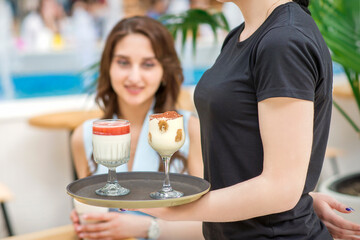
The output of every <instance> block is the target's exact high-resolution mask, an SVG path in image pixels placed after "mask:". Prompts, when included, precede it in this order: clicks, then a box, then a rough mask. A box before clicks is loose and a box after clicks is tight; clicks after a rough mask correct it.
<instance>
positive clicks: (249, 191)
mask: <svg viewBox="0 0 360 240" xmlns="http://www.w3.org/2000/svg"><path fill="white" fill-rule="evenodd" d="M258 108H259V124H260V132H261V138H262V142H263V148H264V166H263V172H262V173H261V174H260V175H259V176H257V177H255V178H252V179H250V180H248V181H244V182H241V183H238V184H236V185H233V186H230V187H227V188H223V189H219V190H215V191H211V192H209V193H208V194H206V195H205V196H203V197H202V198H201V199H200V200H198V201H196V202H193V203H190V204H187V205H183V206H178V207H173V208H162V209H145V210H144V212H147V213H149V214H152V215H155V216H159V217H161V218H163V219H168V220H200V221H210V222H229V221H239V220H245V219H249V218H254V217H258V216H264V215H268V214H273V213H279V212H283V211H287V210H290V209H292V208H293V207H294V206H295V205H296V204H297V202H298V201H299V199H300V196H301V194H302V190H303V187H304V183H305V179H306V174H307V168H308V164H309V160H310V152H311V146H312V133H313V111H314V109H313V102H311V101H305V100H299V99H293V98H284V97H281V98H270V99H266V100H264V101H262V102H260V103H259V104H258ZM284 179H285V180H284ZM224 196H226V197H224ZM273 196H277V197H276V198H274V197H273ZM234 199H237V200H236V201H234ZM219 212H221V214H219Z"/></svg>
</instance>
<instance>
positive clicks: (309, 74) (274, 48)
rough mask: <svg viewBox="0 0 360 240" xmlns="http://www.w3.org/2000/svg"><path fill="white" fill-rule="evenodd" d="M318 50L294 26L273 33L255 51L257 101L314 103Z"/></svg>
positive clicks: (267, 35) (264, 38)
mask: <svg viewBox="0 0 360 240" xmlns="http://www.w3.org/2000/svg"><path fill="white" fill-rule="evenodd" d="M316 51H317V50H316V47H315V45H314V43H313V42H312V41H311V39H309V38H307V37H306V36H305V35H303V34H302V33H301V32H300V31H298V30H297V29H295V28H293V27H290V26H287V27H280V28H276V29H272V30H270V31H269V32H268V33H267V34H266V35H265V36H264V37H263V38H262V39H261V41H260V42H259V44H258V47H257V49H256V52H255V62H254V68H253V76H254V85H255V89H256V95H257V101H258V102H260V101H262V100H265V99H267V98H272V97H291V98H299V99H303V100H310V101H314V97H315V86H316V79H317V77H316V76H317V68H316V60H315V56H316V55H317V54H316Z"/></svg>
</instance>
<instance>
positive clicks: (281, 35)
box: [145, 0, 332, 240]
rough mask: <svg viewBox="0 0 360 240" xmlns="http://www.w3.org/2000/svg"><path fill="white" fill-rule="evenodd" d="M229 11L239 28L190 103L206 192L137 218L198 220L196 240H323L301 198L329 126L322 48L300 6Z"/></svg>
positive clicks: (265, 4) (258, 2)
mask: <svg viewBox="0 0 360 240" xmlns="http://www.w3.org/2000/svg"><path fill="white" fill-rule="evenodd" d="M232 2H234V3H235V4H236V5H237V6H238V7H239V8H240V9H241V12H242V13H243V16H244V19H245V23H243V24H241V25H240V26H239V27H237V28H235V29H234V30H233V31H232V32H230V33H229V35H228V36H227V38H226V39H225V42H224V44H223V47H222V50H221V53H220V55H219V57H218V58H217V60H216V62H215V63H214V65H213V66H212V67H211V68H210V69H209V70H208V71H206V72H205V73H204V75H203V77H202V78H201V80H200V81H199V83H198V85H197V87H196V90H195V96H194V98H195V104H196V108H197V111H198V113H199V118H200V126H201V144H202V154H203V160H204V177H205V179H207V180H208V181H209V182H210V183H211V191H210V192H209V193H208V194H206V195H204V196H203V197H202V198H201V199H200V200H198V201H196V202H193V203H190V204H187V205H183V206H178V207H174V208H166V209H157V210H156V209H155V210H145V212H147V213H150V214H152V215H156V216H159V217H161V218H164V219H168V220H200V221H204V224H203V233H204V236H205V238H206V239H214V240H219V239H224V240H225V239H245V240H257V239H259V240H260V239H286V240H288V239H299V240H300V239H301V240H306V239H312V240H327V239H332V237H331V235H330V234H329V232H328V230H327V228H326V227H325V225H324V224H323V223H322V222H321V221H320V219H319V218H318V217H317V215H316V214H315V212H314V209H313V205H312V204H313V199H312V197H311V196H310V195H309V193H310V192H311V191H313V190H314V188H315V185H316V183H317V181H318V177H319V175H320V171H321V167H322V164H323V159H324V155H325V149H326V145H327V139H328V133H329V126H330V117H331V108H332V61H331V57H330V54H329V51H328V48H327V46H326V44H325V41H324V40H323V38H322V36H321V34H320V32H319V30H318V28H317V26H316V24H315V22H314V21H313V19H312V18H311V16H310V15H309V12H308V10H307V8H306V6H307V5H308V1H296V2H297V3H295V1H294V2H293V1H290V0H237V1H235V0H234V1H232ZM298 3H299V4H298Z"/></svg>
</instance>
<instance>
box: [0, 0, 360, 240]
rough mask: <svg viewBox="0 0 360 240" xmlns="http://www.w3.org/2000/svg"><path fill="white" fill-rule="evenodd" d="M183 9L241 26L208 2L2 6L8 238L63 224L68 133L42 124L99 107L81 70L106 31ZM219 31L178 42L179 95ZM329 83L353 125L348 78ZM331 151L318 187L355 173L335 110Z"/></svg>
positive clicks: (353, 155)
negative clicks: (131, 19) (125, 21)
mask: <svg viewBox="0 0 360 240" xmlns="http://www.w3.org/2000/svg"><path fill="white" fill-rule="evenodd" d="M190 8H202V9H214V10H217V11H222V12H223V13H224V15H225V17H226V18H227V20H228V23H229V26H230V28H233V27H235V26H237V25H239V24H240V23H241V22H242V21H243V19H242V17H241V13H240V12H239V11H238V9H237V8H236V7H235V6H233V5H232V4H231V3H229V4H221V3H218V2H216V1H215V0H31V1H25V0H0V29H1V31H0V183H2V184H4V185H5V186H6V187H7V189H8V190H10V192H11V197H9V199H10V200H9V201H7V202H6V210H7V215H8V216H7V217H8V220H9V221H10V222H11V226H12V230H13V232H14V234H24V233H30V232H35V231H39V230H44V229H48V228H52V227H57V226H62V225H66V224H70V219H69V213H70V210H71V209H72V205H71V204H72V201H71V198H70V197H69V196H68V195H67V194H66V186H67V185H68V184H69V183H70V182H71V181H73V180H74V174H73V167H72V162H71V152H70V147H69V136H70V134H71V132H72V129H73V127H72V126H71V124H70V125H67V124H66V123H65V124H64V123H63V122H62V124H59V125H56V124H55V125H54V124H53V125H51V124H49V123H48V122H47V121H55V122H56V121H57V120H54V119H50V120H49V118H46V116H47V117H49V116H48V115H49V114H50V115H51V116H52V114H57V113H64V112H65V113H72V112H83V111H88V112H89V111H93V110H96V106H95V104H94V94H93V89H92V83H93V81H94V79H96V72H89V71H85V72H84V70H86V69H88V68H89V67H90V66H92V65H93V64H94V63H96V62H98V61H99V57H100V53H101V51H102V47H103V43H104V39H105V38H106V36H107V34H108V32H109V30H110V29H111V28H112V27H113V26H114V24H115V23H116V22H117V21H119V20H120V19H121V18H123V17H128V16H133V15H148V16H150V17H152V18H155V19H157V18H159V17H160V16H161V15H163V14H176V13H181V12H183V11H186V10H187V9H190ZM226 33H227V32H226V31H223V30H218V32H217V36H218V39H217V41H216V40H215V39H214V35H213V33H212V31H211V28H210V27H209V26H206V25H204V26H201V28H200V29H199V33H198V36H197V47H196V53H195V54H194V53H193V48H192V46H191V44H190V43H191V39H188V40H187V42H189V44H186V45H185V46H184V47H183V48H182V47H181V40H180V39H176V47H177V49H178V53H179V56H180V58H181V63H182V66H183V69H184V76H185V82H184V84H183V88H184V89H185V90H186V91H188V92H189V93H190V94H192V93H193V89H194V87H195V86H196V83H197V82H198V80H199V79H200V77H201V75H202V74H203V72H204V71H205V70H206V69H207V68H208V67H210V66H211V65H212V63H213V62H214V61H215V59H216V56H217V55H218V53H219V51H220V47H221V42H222V40H223V38H224V37H225V36H226ZM334 83H335V85H336V86H340V90H341V91H336V92H340V94H339V95H338V96H337V101H338V102H339V104H341V105H342V106H343V108H344V109H345V110H346V111H347V112H348V113H349V115H350V116H351V117H352V118H354V119H355V121H357V122H360V118H359V114H358V112H357V111H356V108H357V106H356V103H355V101H354V99H353V97H352V95H351V92H350V93H349V89H348V88H347V85H346V84H347V79H346V75H345V74H344V72H343V69H342V67H341V66H340V65H338V64H335V63H334ZM344 92H345V93H344ZM80 117H82V115H81V116H80ZM84 118H85V117H84ZM34 119H35V121H34ZM70 120H71V119H70ZM66 121H67V120H66ZM66 121H65V122H66ZM329 147H330V148H331V149H332V150H334V151H333V152H331V153H332V154H329V155H327V159H328V160H327V159H326V160H325V163H324V170H323V173H322V176H321V181H325V180H326V179H328V178H330V177H333V176H334V175H342V174H349V173H353V172H359V170H360V163H359V160H360V159H359V156H360V142H359V135H358V133H356V132H355V131H354V130H353V129H352V128H351V126H350V125H349V124H348V123H347V122H346V120H345V119H344V118H343V116H341V115H340V114H339V112H338V111H337V110H336V109H334V111H333V120H332V125H331V133H330V139H329ZM0 189H1V188H0ZM0 201H1V194H0ZM356 210H358V209H356ZM359 211H360V209H359ZM359 211H358V212H359ZM357 217H358V218H359V216H358V215H357ZM4 219H5V218H4V217H3V216H2V215H1V214H0V238H1V237H5V236H7V235H8V233H7V230H6V221H5V220H4Z"/></svg>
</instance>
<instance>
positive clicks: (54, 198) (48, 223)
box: [0, 96, 93, 238]
mask: <svg viewBox="0 0 360 240" xmlns="http://www.w3.org/2000/svg"><path fill="white" fill-rule="evenodd" d="M91 106H93V100H92V99H87V98H86V96H72V97H55V98H42V99H33V100H18V101H12V102H0V146H1V147H0V182H2V183H4V184H5V185H7V186H8V187H9V188H10V190H11V191H12V192H13V193H14V196H15V198H14V200H12V201H11V202H9V203H7V209H8V214H9V218H10V221H11V224H12V227H13V230H14V232H15V234H23V233H29V232H34V231H38V230H43V229H46V228H50V227H56V226H61V225H65V224H70V219H69V214H70V210H71V209H72V205H71V198H70V196H68V195H67V193H66V186H67V185H68V184H69V183H70V182H71V181H73V172H72V167H71V158H70V149H69V131H67V130H62V129H44V128H40V127H34V126H31V125H29V123H28V119H29V118H30V117H32V116H36V115H38V114H42V113H51V112H57V111H68V110H69V111H70V110H79V109H89V108H90V107H91ZM5 233H6V231H5V228H4V222H3V218H2V217H1V218H0V238H1V237H4V236H5Z"/></svg>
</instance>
